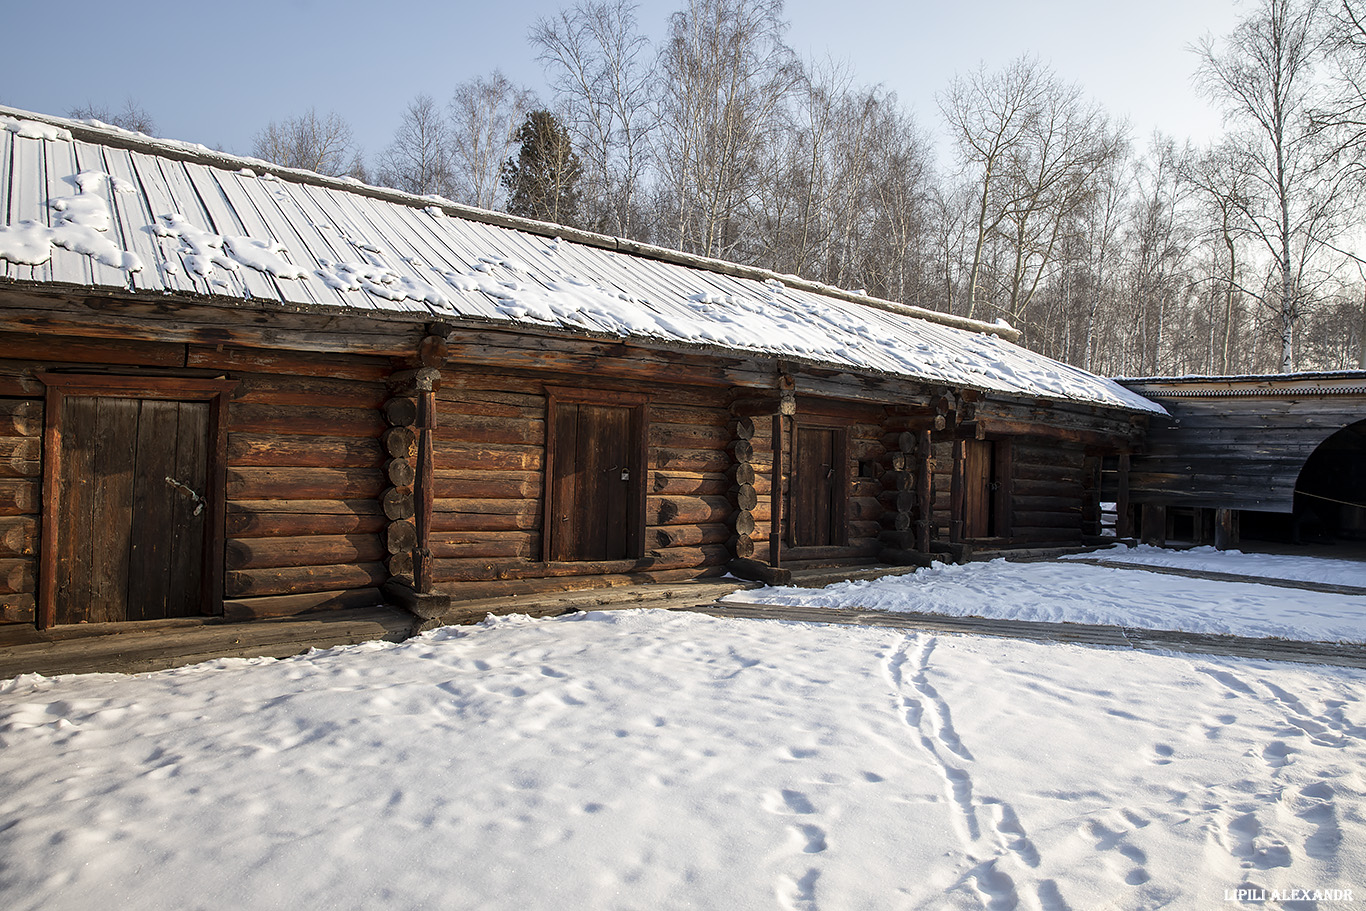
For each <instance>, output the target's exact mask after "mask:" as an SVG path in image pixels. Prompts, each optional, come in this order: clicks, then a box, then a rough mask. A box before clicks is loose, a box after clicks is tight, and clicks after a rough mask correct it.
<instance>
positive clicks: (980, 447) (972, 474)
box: [963, 440, 996, 538]
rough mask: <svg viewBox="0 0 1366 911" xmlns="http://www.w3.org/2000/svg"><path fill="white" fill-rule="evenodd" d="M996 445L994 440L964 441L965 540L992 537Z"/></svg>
mask: <svg viewBox="0 0 1366 911" xmlns="http://www.w3.org/2000/svg"><path fill="white" fill-rule="evenodd" d="M995 461H996V460H995V444H994V443H993V442H992V441H991V440H965V441H964V445H963V536H964V537H967V538H986V537H990V536H991V534H992V531H993V529H992V522H991V503H992V497H991V493H992V487H991V485H992V482H993V480H994V478H993V477H992V466H993V465H994V464H995Z"/></svg>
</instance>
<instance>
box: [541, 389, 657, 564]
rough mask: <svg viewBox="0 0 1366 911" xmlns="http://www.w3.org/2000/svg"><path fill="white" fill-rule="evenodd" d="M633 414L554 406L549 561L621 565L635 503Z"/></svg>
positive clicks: (627, 410)
mask: <svg viewBox="0 0 1366 911" xmlns="http://www.w3.org/2000/svg"><path fill="white" fill-rule="evenodd" d="M632 412H633V409H632V408H630V407H619V406H615V405H597V404H587V403H575V402H561V403H558V404H557V405H556V407H555V411H554V415H555V418H554V427H553V428H552V433H554V434H555V448H554V456H553V465H552V470H551V484H552V485H553V489H552V491H551V503H552V504H553V505H552V514H551V516H550V521H551V522H553V523H555V528H554V530H553V531H552V532H551V533H550V537H551V546H550V554H549V559H550V560H556V561H559V560H578V561H583V560H623V559H626V558H628V557H630V556H632V554H631V552H630V551H631V537H632V536H631V533H630V532H631V528H632V526H633V523H634V522H636V521H637V520H636V518H635V515H634V513H635V511H636V509H635V507H634V503H635V501H636V498H637V491H638V487H637V486H636V485H638V484H640V483H642V481H643V479H641V478H637V477H635V474H636V472H635V471H633V468H634V459H633V451H634V449H635V445H634V443H635V440H634V434H633V432H632V420H631V416H632Z"/></svg>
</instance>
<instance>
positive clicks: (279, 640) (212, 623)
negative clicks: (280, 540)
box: [0, 608, 419, 679]
mask: <svg viewBox="0 0 1366 911" xmlns="http://www.w3.org/2000/svg"><path fill="white" fill-rule="evenodd" d="M418 622H419V621H418V620H417V618H415V617H414V616H413V615H411V614H409V613H408V612H406V611H402V610H398V609H395V608H359V609H353V610H338V611H329V612H325V613H316V614H310V615H304V616H299V617H288V618H283V619H279V620H258V621H254V622H251V623H224V622H223V621H221V620H219V619H217V618H205V619H198V618H183V619H176V620H148V621H140V622H129V623H82V624H74V625H71V626H58V627H53V628H52V629H48V630H36V629H33V628H32V627H27V628H25V629H23V630H19V631H15V630H5V631H4V636H3V638H0V679H5V678H8V677H14V676H17V675H19V674H42V675H44V676H49V677H50V676H55V675H57V674H89V673H102V672H113V673H122V674H137V673H144V672H147V671H156V670H163V669H165V668H169V667H181V666H183V665H187V664H197V663H199V662H201V661H209V660H212V659H214V658H259V657H270V658H287V657H289V656H290V655H297V654H299V653H301V652H306V651H308V650H309V649H311V648H331V647H333V646H337V645H353V644H355V643H358V642H368V641H370V640H374V639H384V640H388V641H390V642H401V641H403V640H404V639H406V638H408V637H409V636H411V635H412V634H413V632H414V631H415V630H416V628H417V624H418Z"/></svg>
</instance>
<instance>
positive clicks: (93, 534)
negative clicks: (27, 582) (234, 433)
mask: <svg viewBox="0 0 1366 911" xmlns="http://www.w3.org/2000/svg"><path fill="white" fill-rule="evenodd" d="M60 407H61V427H62V433H61V439H60V447H61V454H60V460H59V465H60V468H59V469H58V473H57V478H56V480H57V487H58V489H57V500H56V504H57V509H56V515H55V517H54V518H55V520H56V521H55V525H56V528H55V532H56V568H55V578H54V580H53V582H54V589H55V601H56V622H57V623H81V622H90V623H101V622H110V621H123V620H151V619H160V618H164V617H184V616H190V615H194V614H199V613H201V612H202V611H203V608H204V604H203V597H204V586H203V581H204V578H203V573H204V568H205V563H206V560H205V542H206V513H207V510H206V501H205V499H204V498H205V496H206V485H207V484H208V480H209V471H208V453H209V429H210V428H209V424H210V404H209V403H208V402H206V401H188V402H187V401H166V400H157V399H139V398H125V397H118V396H107V395H105V396H102V395H65V396H63V397H62V401H61V405H60Z"/></svg>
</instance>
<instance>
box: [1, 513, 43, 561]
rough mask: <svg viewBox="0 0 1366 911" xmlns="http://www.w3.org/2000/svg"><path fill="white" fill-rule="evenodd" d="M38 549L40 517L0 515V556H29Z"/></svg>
mask: <svg viewBox="0 0 1366 911" xmlns="http://www.w3.org/2000/svg"><path fill="white" fill-rule="evenodd" d="M37 550H38V519H37V518H36V517H34V516H4V517H0V558H5V557H29V556H32V555H33V554H34V553H36V552H37Z"/></svg>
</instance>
